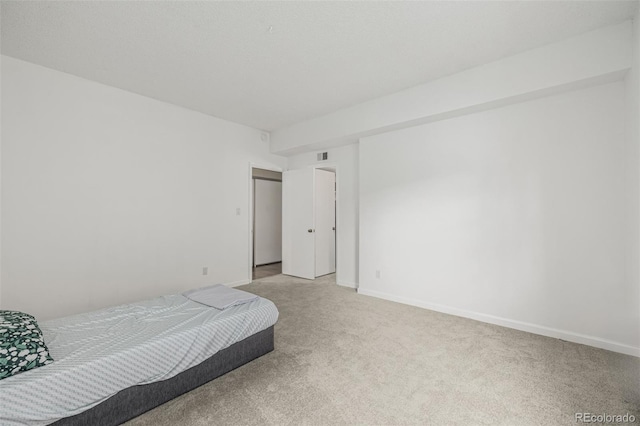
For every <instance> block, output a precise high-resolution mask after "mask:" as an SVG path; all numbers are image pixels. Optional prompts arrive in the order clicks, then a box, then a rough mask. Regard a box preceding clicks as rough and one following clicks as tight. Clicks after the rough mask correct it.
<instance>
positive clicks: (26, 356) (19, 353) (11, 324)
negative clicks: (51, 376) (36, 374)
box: [0, 311, 53, 380]
mask: <svg viewBox="0 0 640 426" xmlns="http://www.w3.org/2000/svg"><path fill="white" fill-rule="evenodd" d="M51 362H53V358H51V356H50V355H49V349H47V346H46V345H45V344H44V338H43V337H42V331H40V328H39V327H38V323H37V322H36V319H35V318H34V317H33V316H31V315H29V314H25V313H24V312H17V311H0V380H2V379H4V378H7V377H9V376H13V375H14V374H18V373H20V372H22V371H27V370H31V369H32V368H36V367H41V366H43V365H46V364H50V363H51Z"/></svg>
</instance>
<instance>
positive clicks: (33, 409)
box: [0, 295, 278, 425]
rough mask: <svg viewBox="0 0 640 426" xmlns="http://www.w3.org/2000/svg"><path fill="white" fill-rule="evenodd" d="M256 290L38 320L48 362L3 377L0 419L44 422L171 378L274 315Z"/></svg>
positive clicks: (257, 328)
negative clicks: (234, 299) (220, 306)
mask: <svg viewBox="0 0 640 426" xmlns="http://www.w3.org/2000/svg"><path fill="white" fill-rule="evenodd" d="M277 319H278V310H277V308H276V307H275V305H274V304H273V303H272V302H271V301H269V300H267V299H263V298H258V299H256V300H254V301H252V302H250V303H246V304H244V305H238V306H233V307H230V308H227V309H225V310H222V311H221V310H217V309H215V308H211V307H209V306H205V305H202V304H200V303H197V302H194V301H191V300H189V299H187V298H185V297H184V296H182V295H170V296H164V297H160V298H157V299H152V300H147V301H143V302H139V303H133V304H129V305H122V306H117V307H113V308H108V309H103V310H100V311H95V312H90V313H86V314H80V315H74V316H70V317H65V318H60V319H56V320H51V321H43V322H41V323H40V328H41V329H42V331H43V333H44V337H45V342H46V343H47V346H48V347H49V350H50V353H51V355H52V356H53V359H54V360H55V361H54V362H53V363H52V364H49V365H47V366H44V367H40V368H36V369H34V370H31V371H27V372H24V373H21V374H17V375H15V376H12V377H9V378H6V379H4V380H0V424H2V425H43V424H48V423H51V422H54V421H56V420H58V419H60V418H63V417H69V416H73V415H75V414H78V413H80V412H82V411H85V410H88V409H89V408H91V407H93V406H95V405H97V404H99V403H100V402H102V401H104V400H106V399H108V398H109V397H111V396H112V395H114V394H116V393H117V392H118V391H120V390H122V389H125V388H128V387H131V386H135V385H142V384H147V383H152V382H157V381H161V380H165V379H169V378H171V377H173V376H175V375H177V374H179V373H180V372H182V371H184V370H187V369H188V368H190V367H193V366H195V365H197V364H199V363H201V362H202V361H204V360H205V359H207V358H209V357H211V356H212V355H214V354H215V353H216V352H218V351H220V350H222V349H224V348H227V347H229V346H231V345H232V344H233V343H235V342H238V341H240V340H243V339H245V338H246V337H248V336H251V335H253V334H255V333H257V332H260V331H262V330H265V329H267V328H269V327H271V326H272V325H274V324H275V323H276V321H277Z"/></svg>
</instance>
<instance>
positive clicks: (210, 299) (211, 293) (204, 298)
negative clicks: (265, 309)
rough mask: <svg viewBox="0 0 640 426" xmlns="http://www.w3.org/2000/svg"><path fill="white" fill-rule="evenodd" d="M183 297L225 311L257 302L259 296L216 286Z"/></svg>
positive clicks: (191, 291) (192, 291)
mask: <svg viewBox="0 0 640 426" xmlns="http://www.w3.org/2000/svg"><path fill="white" fill-rule="evenodd" d="M182 295H183V296H184V297H186V298H188V299H191V300H193V301H194V302H198V303H202V304H203V305H207V306H211V307H213V308H216V309H220V310H224V309H226V308H228V307H231V306H236V305H242V304H245V303H249V302H251V301H252V300H256V299H257V298H258V296H256V295H255V294H252V293H247V292H246V291H242V290H238V289H235V288H231V287H227V286H226V285H222V284H216V285H212V286H209V287H203V288H198V289H196V290H189V291H186V292H184V293H182Z"/></svg>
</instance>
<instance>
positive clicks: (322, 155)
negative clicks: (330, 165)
mask: <svg viewBox="0 0 640 426" xmlns="http://www.w3.org/2000/svg"><path fill="white" fill-rule="evenodd" d="M328 159H329V153H328V152H319V153H318V161H324V160H328Z"/></svg>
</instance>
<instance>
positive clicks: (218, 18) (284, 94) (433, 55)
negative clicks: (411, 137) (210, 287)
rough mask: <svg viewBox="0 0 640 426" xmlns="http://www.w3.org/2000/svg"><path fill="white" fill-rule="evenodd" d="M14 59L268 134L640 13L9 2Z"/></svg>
mask: <svg viewBox="0 0 640 426" xmlns="http://www.w3.org/2000/svg"><path fill="white" fill-rule="evenodd" d="M0 7H1V10H0V13H1V14H2V22H1V24H2V29H1V31H2V33H1V35H2V53H3V54H5V55H8V56H12V57H15V58H19V59H23V60H26V61H30V62H34V63H37V64H41V65H44V66H46V67H50V68H53V69H57V70H61V71H65V72H68V73H71V74H75V75H78V76H80V77H84V78H87V79H91V80H95V81H98V82H101V83H104V84H108V85H111V86H115V87H119V88H122V89H125V90H129V91H131V92H135V93H139V94H142V95H145V96H149V97H152V98H156V99H159V100H162V101H166V102H170V103H173V104H177V105H181V106H184V107H187V108H191V109H194V110H197V111H201V112H204V113H206V114H210V115H213V116H217V117H221V118H224V119H227V120H231V121H235V122H239V123H243V124H246V125H249V126H253V127H256V128H260V129H265V130H275V129H278V128H281V127H285V126H287V125H290V124H293V123H296V122H299V121H302V120H305V119H308V118H312V117H315V116H318V115H323V114H326V113H329V112H332V111H335V110H337V109H340V108H343V107H347V106H350V105H353V104H357V103H360V102H363V101H366V100H369V99H372V98H376V97H379V96H382V95H386V94H390V93H393V92H396V91H398V90H401V89H405V88H408V87H411V86H415V85H418V84H421V83H424V82H427V81H429V80H432V79H436V78H438V77H442V76H445V75H449V74H452V73H455V72H458V71H462V70H464V69H467V68H470V67H473V66H477V65H480V64H483V63H487V62H491V61H494V60H496V59H499V58H502V57H505V56H509V55H512V54H514V53H517V52H520V51H524V50H528V49H531V48H534V47H537V46H541V45H544V44H548V43H551V42H554V41H558V40H561V39H564V38H567V37H570V36H573V35H577V34H580V33H582V32H586V31H589V30H592V29H595V28H598V27H601V26H605V25H609V24H614V23H619V22H622V21H624V20H626V19H629V18H631V17H632V16H633V13H634V11H635V10H636V8H637V7H638V2H637V1H622V2H618V1H599V2H598V1H594V2H584V1H569V2H564V1H563V2H559V1H551V2H549V1H547V2H520V1H517V2H490V1H469V2H439V1H429V2H306V1H298V2H206V1H205V2H191V1H142V2H132V1H129V2H127V1H124V2H123V1H113V2H107V1H86V2H76V1H5V0H3V1H2V3H1V6H0Z"/></svg>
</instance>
